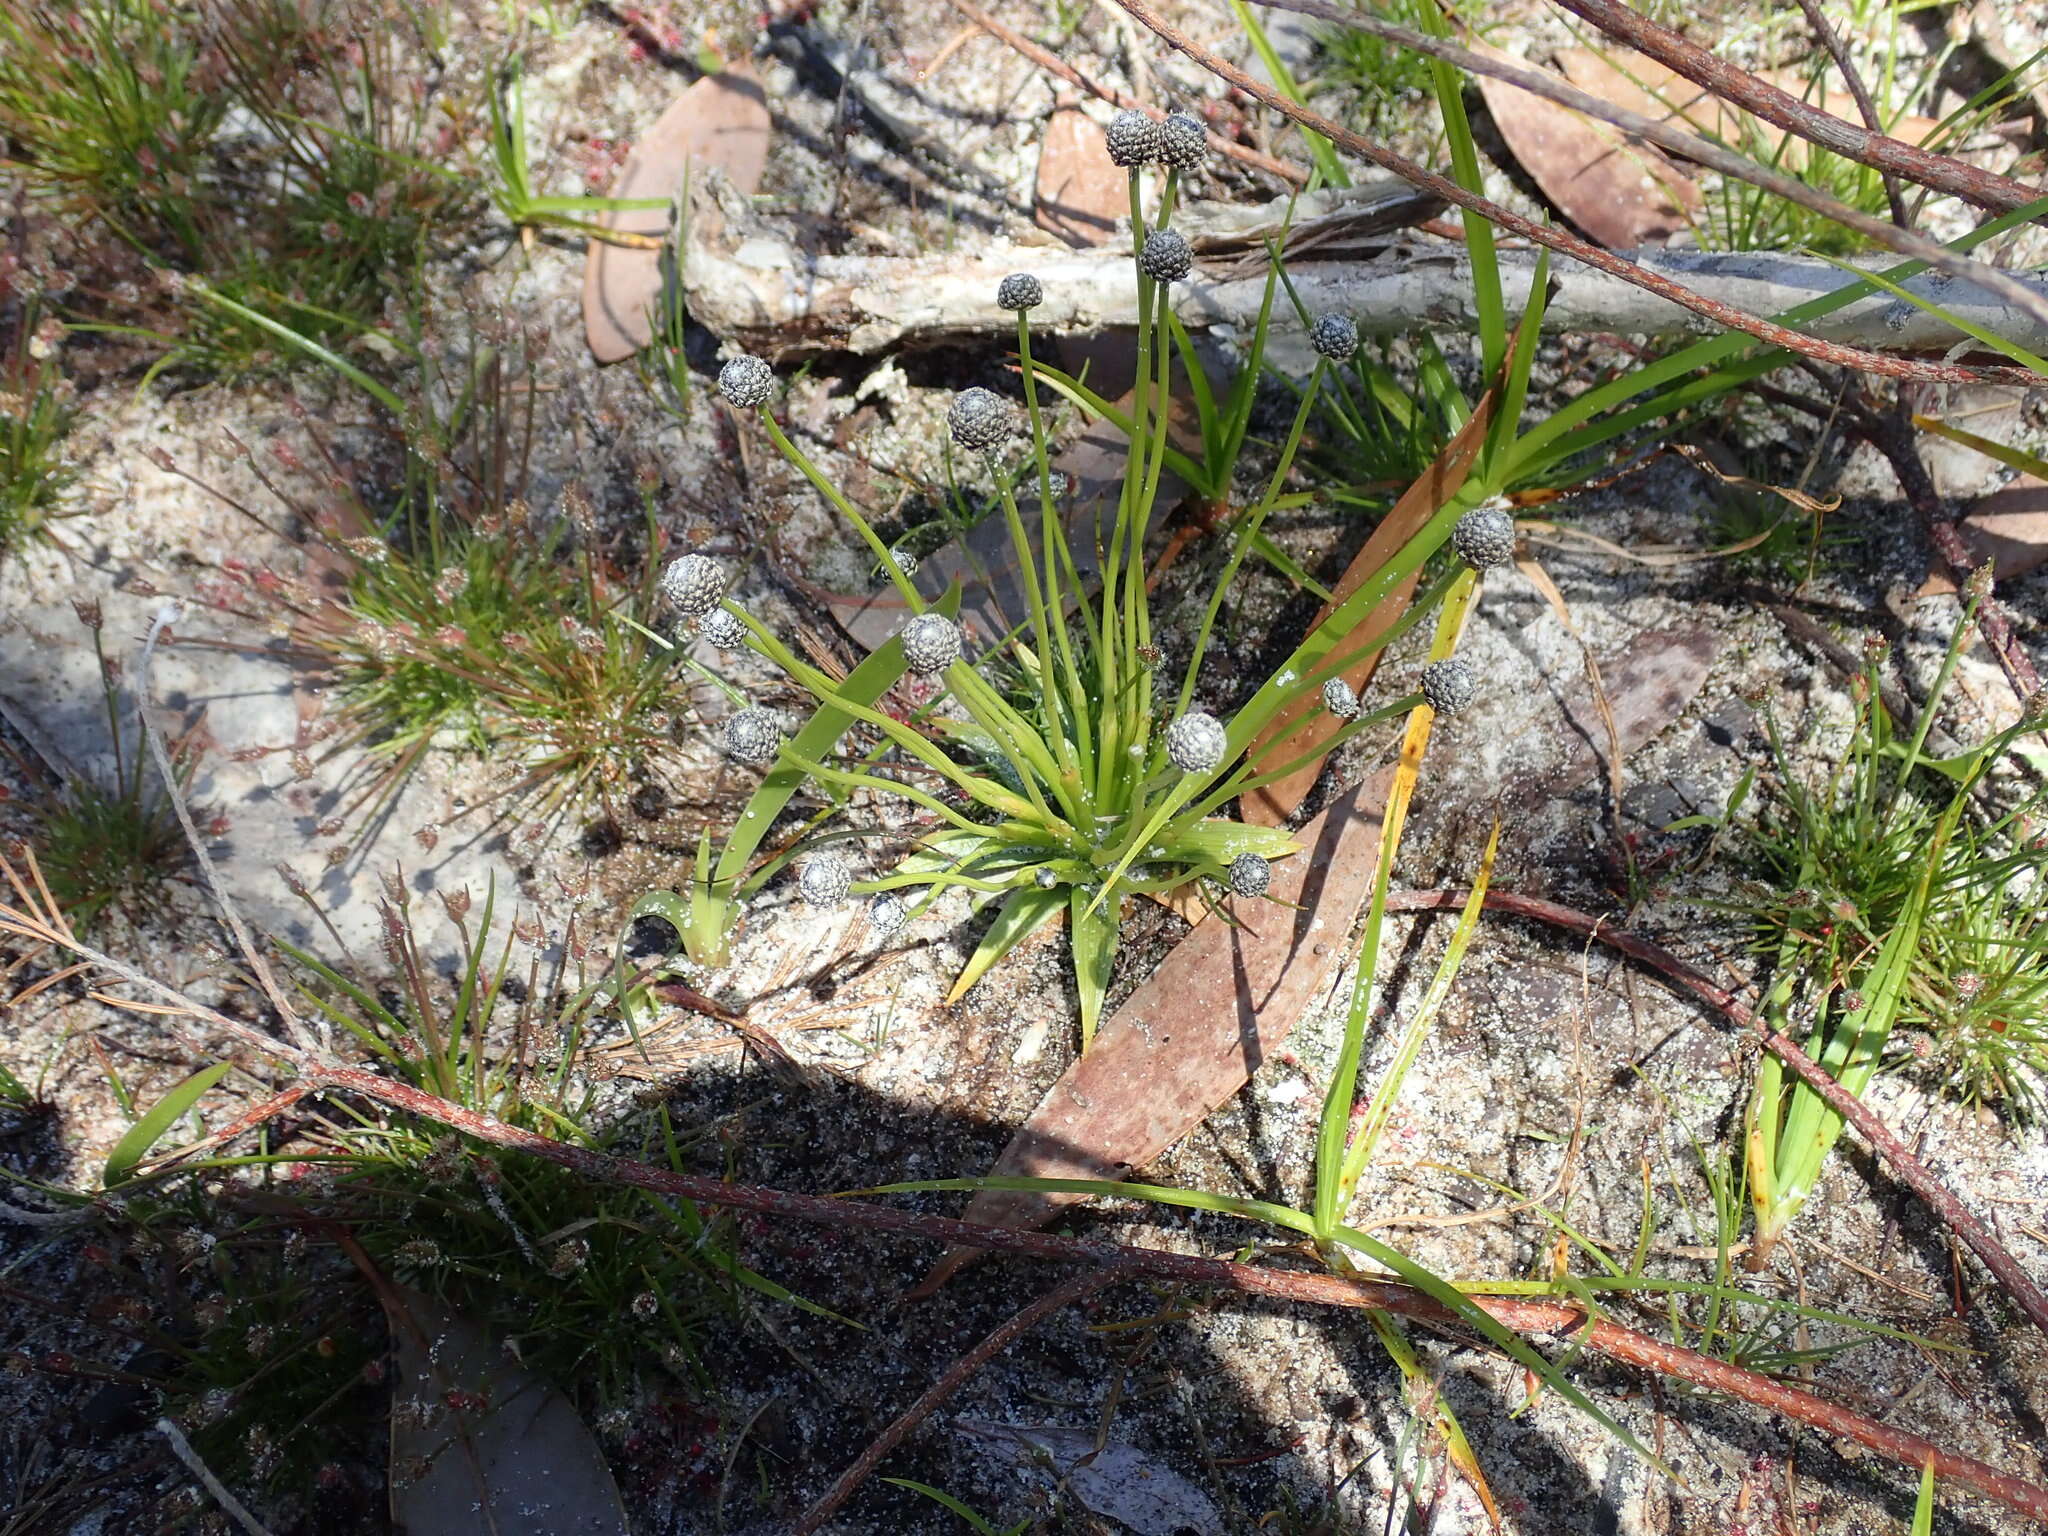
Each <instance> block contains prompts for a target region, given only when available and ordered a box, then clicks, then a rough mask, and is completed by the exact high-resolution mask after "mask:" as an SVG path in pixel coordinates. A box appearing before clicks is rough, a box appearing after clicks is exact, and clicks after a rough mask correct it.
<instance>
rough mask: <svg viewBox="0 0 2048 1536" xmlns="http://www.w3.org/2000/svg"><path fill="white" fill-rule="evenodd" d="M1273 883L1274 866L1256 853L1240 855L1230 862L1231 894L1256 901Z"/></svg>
mask: <svg viewBox="0 0 2048 1536" xmlns="http://www.w3.org/2000/svg"><path fill="white" fill-rule="evenodd" d="M1272 883H1273V866H1272V865H1271V864H1268V863H1267V862H1266V861H1265V860H1264V859H1262V858H1260V857H1259V856H1258V855H1257V854H1256V853H1240V854H1239V855H1238V856H1237V857H1236V858H1234V859H1232V860H1231V861H1230V893H1231V895H1233V896H1241V897H1243V898H1244V899H1245V900H1246V901H1256V900H1257V899H1258V898H1259V897H1261V896H1263V895H1265V894H1266V887H1268V886H1269V885H1271V884H1272Z"/></svg>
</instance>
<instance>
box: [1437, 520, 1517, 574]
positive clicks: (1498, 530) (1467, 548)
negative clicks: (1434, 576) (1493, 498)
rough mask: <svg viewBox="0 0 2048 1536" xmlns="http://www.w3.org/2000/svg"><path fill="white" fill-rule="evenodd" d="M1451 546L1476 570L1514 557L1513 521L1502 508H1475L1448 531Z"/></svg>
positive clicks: (1503, 563)
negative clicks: (1449, 532)
mask: <svg viewBox="0 0 2048 1536" xmlns="http://www.w3.org/2000/svg"><path fill="white" fill-rule="evenodd" d="M1451 545H1452V547H1453V548H1454V549H1456V550H1457V551H1458V555H1459V557H1460V558H1461V559H1462V560H1464V562H1465V563H1466V564H1467V565H1469V566H1471V567H1472V568H1473V569H1474V570H1475V571H1484V570H1487V569H1490V568H1491V567H1493V566H1496V565H1506V564H1508V563H1509V562H1510V561H1512V560H1513V559H1514V558H1515V520H1514V518H1513V517H1512V516H1510V515H1509V513H1508V511H1507V509H1506V508H1505V507H1493V506H1488V507H1474V508H1473V509H1472V510H1471V511H1470V512H1467V513H1466V514H1465V515H1464V516H1463V517H1461V518H1459V519H1458V525H1457V527H1455V528H1453V529H1452V530H1451Z"/></svg>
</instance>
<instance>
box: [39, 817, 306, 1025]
mask: <svg viewBox="0 0 2048 1536" xmlns="http://www.w3.org/2000/svg"><path fill="white" fill-rule="evenodd" d="M6 863H7V861H6V858H5V856H4V855H0V867H4V866H6ZM0 933H11V934H13V935H15V936H16V937H18V938H24V939H28V940H30V941H31V942H33V943H37V944H47V945H50V946H51V947H52V948H57V949H67V950H69V951H71V953H73V954H74V955H78V956H80V957H81V958H83V959H86V960H90V961H91V962H92V963H93V964H94V965H95V966H97V967H99V968H100V969H101V970H104V971H106V972H107V973H109V974H110V975H114V976H118V977H120V978H121V979H122V980H123V981H126V982H128V983H130V984H131V985H134V986H138V987H141V988H143V989H144V990H145V991H148V992H153V993H155V994H156V995H157V996H158V997H161V998H163V999H164V1000H165V1001H166V1002H169V1003H172V1004H174V1005H175V1007H174V1009H173V1010H172V1011H171V1012H170V1013H169V1014H168V1015H167V1016H169V1017H177V1016H179V1015H188V1016H190V1017H192V1018H195V1019H199V1020H202V1021H204V1022H205V1023H208V1024H211V1025H212V1026H213V1027H214V1028H215V1029H218V1030H220V1031H222V1032H223V1033H225V1034H229V1035H232V1036H234V1038H235V1039H237V1040H239V1041H241V1042H242V1044H244V1045H247V1046H250V1047H252V1048H253V1049H255V1050H258V1051H261V1052H262V1053H263V1054H264V1055H266V1056H276V1057H281V1058H283V1059H285V1060H287V1061H299V1060H301V1059H303V1056H304V1053H303V1052H301V1051H299V1050H298V1049H297V1048H296V1047H294V1046H290V1045H287V1044H286V1043H285V1042H284V1041H282V1040H279V1039H277V1038H276V1037H275V1036H273V1035H266V1034H265V1033H263V1031H262V1030H260V1029H256V1028H254V1027H252V1026H251V1025H248V1024H244V1023H243V1022H242V1021H241V1020H240V1019H231V1018H229V1017H228V1016H227V1015H226V1014H224V1013H221V1012H219V1011H218V1010H216V1009H212V1008H208V1007H207V1006H206V1005H205V1004H203V1003H195V1002H194V1001H192V999H191V998H189V997H187V996H186V995H185V994H184V993H182V992H180V991H179V990H178V989H177V988H176V987H172V986H169V985H167V984H166V983H164V982H161V981H158V980H157V979H156V978H155V977H154V976H151V975H149V974H148V973H147V972H145V971H142V970H138V969H137V968H136V967H134V966H132V965H129V964H128V963H127V962H126V961H123V960H116V959H115V958H114V957H113V956H112V955H110V954H107V953H106V952H105V951H104V950H98V949H94V948H93V947H92V946H91V945H90V944H87V943H86V942H84V941H83V940H82V939H80V938H78V937H77V935H75V934H73V933H71V932H70V931H69V930H68V929H63V928H59V927H57V926H55V925H53V924H52V923H51V922H50V921H49V920H48V919H47V918H44V917H42V916H40V915H39V914H37V913H34V912H31V911H27V910H24V909H23V908H20V907H16V906H12V905H9V904H6V903H0ZM191 1043H192V1044H193V1045H194V1046H195V1047H196V1048H198V1049H201V1050H205V1049H207V1045H206V1042H205V1041H204V1040H203V1039H200V1038H197V1037H192V1038H191Z"/></svg>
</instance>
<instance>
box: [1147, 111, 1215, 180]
mask: <svg viewBox="0 0 2048 1536" xmlns="http://www.w3.org/2000/svg"><path fill="white" fill-rule="evenodd" d="M1208 157H1209V130H1208V129H1206V128H1204V127H1203V126H1202V120H1201V119H1200V118H1199V117H1197V116H1195V114H1194V113H1192V112H1169V113H1167V114H1166V121H1164V122H1163V123H1161V124H1160V125H1159V163H1160V164H1161V165H1164V166H1167V167H1169V168H1170V169H1172V170H1176V171H1198V170H1200V169H1201V168H1202V162H1203V161H1204V160H1206V159H1207V158H1208Z"/></svg>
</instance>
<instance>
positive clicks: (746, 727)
mask: <svg viewBox="0 0 2048 1536" xmlns="http://www.w3.org/2000/svg"><path fill="white" fill-rule="evenodd" d="M781 750H782V727H781V725H780V724H778V723H777V722H776V719H775V716H774V715H772V714H771V713H769V712H768V711H767V710H765V709H760V708H748V709H741V710H735V711H734V712H733V713H732V714H730V715H728V716H726V718H725V751H726V755H727V756H728V757H734V758H737V759H739V761H741V762H743V763H767V762H773V761H774V760H775V754H776V753H778V752H780V751H781Z"/></svg>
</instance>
